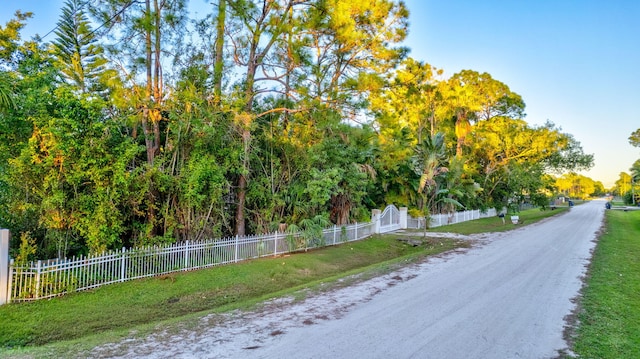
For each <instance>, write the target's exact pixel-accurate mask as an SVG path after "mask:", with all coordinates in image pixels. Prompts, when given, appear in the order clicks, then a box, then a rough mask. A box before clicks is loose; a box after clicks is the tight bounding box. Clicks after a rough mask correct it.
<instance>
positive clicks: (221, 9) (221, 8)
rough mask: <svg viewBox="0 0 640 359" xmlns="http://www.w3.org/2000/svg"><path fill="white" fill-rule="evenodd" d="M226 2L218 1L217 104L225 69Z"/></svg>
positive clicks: (215, 86) (216, 45) (215, 67)
mask: <svg viewBox="0 0 640 359" xmlns="http://www.w3.org/2000/svg"><path fill="white" fill-rule="evenodd" d="M226 7H227V2H226V0H219V1H218V22H217V24H216V43H215V49H216V63H215V64H214V69H213V88H214V95H215V100H216V103H218V102H219V101H220V97H221V96H222V71H223V69H224V57H223V56H222V55H223V51H224V28H225V18H226Z"/></svg>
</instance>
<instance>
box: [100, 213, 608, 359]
mask: <svg viewBox="0 0 640 359" xmlns="http://www.w3.org/2000/svg"><path fill="white" fill-rule="evenodd" d="M603 212H604V202H601V201H593V202H591V203H587V204H584V205H580V206H576V207H574V208H573V209H572V210H571V211H570V212H569V213H567V214H563V215H560V216H557V217H556V218H552V219H548V220H545V221H543V222H541V223H538V224H534V225H531V226H527V227H521V228H520V229H517V230H515V231H511V232H507V233H503V234H496V235H491V236H486V237H484V238H483V239H481V241H480V243H478V244H477V245H475V246H474V247H473V248H472V249H470V250H468V251H466V252H465V253H452V254H450V255H447V256H444V257H442V258H436V259H431V260H429V261H427V262H425V263H421V264H419V265H412V266H409V267H406V268H404V269H403V270H401V271H398V272H394V273H392V274H389V275H387V276H383V277H379V278H375V279H373V280H369V281H366V282H362V283H359V284H357V285H354V286H350V287H347V288H342V289H339V290H334V291H330V292H327V293H324V294H322V295H317V296H313V297H311V298H309V299H307V300H305V301H303V302H297V303H293V304H292V303H291V302H292V299H291V298H283V299H279V300H276V301H273V302H271V303H269V304H268V305H267V306H266V307H265V308H263V309H262V310H259V311H256V312H251V313H240V312H237V313H232V314H230V315H226V316H210V317H206V318H203V319H202V320H201V321H200V322H199V323H195V324H193V326H192V327H190V328H188V329H187V328H185V329H184V330H181V331H178V332H175V331H172V332H171V333H169V332H161V333H158V334H155V335H153V336H150V337H147V338H145V339H130V340H125V341H123V342H121V343H115V344H111V345H105V346H101V347H99V348H95V349H94V351H93V352H92V353H91V355H92V356H101V357H138V358H145V357H146V358H165V357H166V358H238V357H242V358H536V359H538V358H553V357H556V356H557V355H558V352H559V351H560V350H565V349H566V348H567V343H566V342H565V341H564V340H563V329H564V327H565V324H566V321H565V317H566V316H568V315H570V314H571V312H572V310H573V309H574V307H575V305H574V304H573V302H572V299H573V298H575V297H576V296H577V295H578V292H579V290H580V288H581V286H582V281H581V276H582V275H583V274H584V273H585V271H586V268H585V266H586V265H587V264H588V261H589V259H590V257H591V249H592V248H593V247H594V246H595V242H594V239H595V238H596V234H597V232H598V230H599V229H600V227H601V224H602V218H603Z"/></svg>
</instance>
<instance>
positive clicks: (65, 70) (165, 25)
mask: <svg viewBox="0 0 640 359" xmlns="http://www.w3.org/2000/svg"><path fill="white" fill-rule="evenodd" d="M30 16H31V14H28V13H20V12H17V13H16V15H15V19H14V20H11V21H10V22H9V23H7V24H5V26H4V27H0V137H1V138H0V169H1V175H0V176H1V177H0V226H3V227H8V228H10V229H11V230H12V232H13V233H14V238H18V236H19V234H21V233H29V238H32V239H33V243H35V244H34V245H35V246H36V247H37V250H38V253H37V254H38V255H39V256H43V257H45V256H68V255H71V254H76V253H86V252H101V251H103V250H105V249H114V248H119V247H120V246H123V245H124V246H140V245H149V244H159V243H170V242H174V241H179V240H184V239H192V240H197V239H201V238H206V237H214V236H227V235H235V234H245V233H256V232H265V231H273V230H276V229H278V228H280V229H282V228H283V227H284V226H285V225H288V226H290V227H292V228H301V229H305V230H312V229H314V228H317V227H319V226H324V225H327V224H329V223H334V224H337V225H341V224H345V223H349V222H352V221H358V220H365V219H367V218H368V217H369V211H370V209H372V208H380V207H383V206H384V205H385V204H388V203H394V204H396V205H399V206H408V207H410V208H411V209H414V210H417V211H421V212H422V213H426V214H428V213H434V212H438V211H453V210H456V209H458V208H463V207H465V208H489V207H499V208H502V207H503V206H506V205H508V204H511V203H519V202H522V201H531V202H536V203H539V204H543V205H544V204H545V203H548V201H549V198H548V197H549V196H550V195H551V194H553V193H554V190H555V187H554V184H555V182H554V180H553V178H552V177H550V174H554V173H555V174H559V173H560V172H563V171H573V170H580V169H584V168H588V167H590V166H591V165H592V162H593V158H592V156H591V155H586V154H584V153H583V152H582V149H581V147H580V144H579V143H578V142H577V141H576V140H575V139H574V138H573V137H572V136H571V135H569V134H566V133H562V132H561V130H560V129H559V128H557V127H556V126H555V125H553V124H550V123H549V124H546V125H544V126H530V125H529V124H527V122H525V121H524V119H523V117H524V110H525V103H524V101H523V99H522V98H521V97H520V96H519V95H518V94H516V93H514V92H512V91H511V90H510V89H509V87H508V86H507V85H505V84H503V83H501V82H500V81H498V80H495V79H493V78H492V77H491V76H490V75H489V74H487V73H477V72H475V71H471V70H465V71H462V72H460V73H458V74H455V75H453V76H451V77H450V78H443V77H442V71H441V70H438V69H435V68H433V67H432V66H430V65H429V64H427V63H424V62H420V61H417V60H415V59H412V58H410V57H408V56H407V54H408V49H406V48H404V47H402V46H400V45H401V43H402V41H403V39H404V38H405V35H406V33H407V31H408V21H407V19H408V11H407V9H406V8H405V6H404V4H403V3H402V2H398V1H392V0H376V1H369V2H363V1H360V0H276V1H252V0H218V1H214V2H212V5H211V14H209V16H207V17H205V18H203V19H192V18H190V17H189V13H188V11H187V10H186V2H185V0H164V1H161V2H158V1H151V0H145V1H130V0H108V1H100V2H97V1H96V2H87V1H80V0H68V1H67V2H66V4H65V7H64V9H63V12H62V15H61V17H60V19H59V22H58V26H57V28H56V30H55V32H54V33H55V38H54V39H53V40H52V41H51V42H48V43H47V42H44V41H42V40H41V39H38V38H36V39H33V40H30V41H23V40H22V39H21V37H20V30H21V28H22V27H23V26H24V24H25V23H26V22H27V21H29V18H30ZM14 242H17V241H14ZM14 245H15V246H16V247H17V246H18V245H19V243H14Z"/></svg>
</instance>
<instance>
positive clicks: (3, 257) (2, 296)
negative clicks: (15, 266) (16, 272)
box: [0, 229, 11, 305]
mask: <svg viewBox="0 0 640 359" xmlns="http://www.w3.org/2000/svg"><path fill="white" fill-rule="evenodd" d="M9 237H10V234H9V230H8V229H0V305H3V304H6V303H9V301H10V300H11V298H9V286H10V285H11V283H10V282H9Z"/></svg>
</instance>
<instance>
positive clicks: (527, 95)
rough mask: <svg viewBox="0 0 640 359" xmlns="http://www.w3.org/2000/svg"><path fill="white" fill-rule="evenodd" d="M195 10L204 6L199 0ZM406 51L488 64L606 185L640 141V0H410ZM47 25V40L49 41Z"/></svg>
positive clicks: (451, 66)
mask: <svg viewBox="0 0 640 359" xmlns="http://www.w3.org/2000/svg"><path fill="white" fill-rule="evenodd" d="M191 2H192V3H193V4H192V5H201V6H202V9H200V10H198V11H199V14H200V15H202V14H205V13H206V12H207V11H208V8H210V5H207V3H208V1H205V0H191ZM62 3H63V1H62V0H21V1H19V2H17V4H18V5H16V2H14V1H9V0H0V23H2V24H4V23H5V22H6V21H7V20H8V19H9V18H10V17H11V15H12V14H13V13H14V12H15V10H16V9H18V8H20V9H21V10H23V11H32V12H34V18H33V19H32V20H31V21H30V22H29V24H28V25H27V27H26V29H25V31H24V34H25V35H26V36H27V37H29V36H30V35H32V34H34V33H38V34H40V35H44V34H46V33H47V32H49V31H50V30H51V29H53V27H54V26H55V23H56V21H57V19H58V16H59V15H60V8H61V7H62ZM406 4H407V6H408V8H409V10H410V12H411V16H410V23H411V24H410V30H409V36H408V39H407V41H406V45H407V46H409V47H410V48H411V56H412V57H414V58H416V59H418V60H421V61H425V62H428V63H430V64H431V65H433V66H435V67H437V68H441V69H443V70H444V71H445V74H446V75H452V74H454V73H456V72H458V71H460V70H463V69H470V70H475V71H478V72H488V73H489V74H491V76H492V77H493V78H494V79H496V80H499V81H501V82H504V83H505V84H507V85H508V86H509V87H510V88H511V90H512V91H514V92H516V93H518V94H520V95H521V96H522V98H523V99H524V101H525V102H526V104H527V109H526V113H527V117H526V118H525V119H526V120H527V121H528V122H529V123H531V124H543V123H544V122H545V121H547V120H549V121H551V122H553V123H555V124H556V125H557V126H560V127H561V128H562V130H563V131H564V132H567V133H570V134H572V135H573V136H574V137H575V138H576V139H577V140H578V141H580V142H581V143H582V147H583V148H584V150H585V152H587V153H592V154H594V155H595V166H594V168H593V169H592V170H590V171H588V172H584V173H583V174H584V175H586V176H589V177H591V178H593V179H594V180H597V181H602V182H603V183H604V185H605V187H611V186H612V185H613V183H614V182H615V181H616V180H617V179H618V175H619V173H620V172H623V171H624V172H628V170H629V167H631V165H632V164H633V162H634V161H635V160H637V159H639V158H640V149H638V148H634V147H632V146H631V145H629V143H628V140H627V139H628V137H629V135H630V134H631V132H633V131H635V130H636V129H638V128H640V112H639V111H638V110H637V108H638V105H639V104H640V71H638V66H639V65H640V46H638V43H639V41H640V40H639V39H640V21H638V20H637V16H638V15H639V14H640V1H637V0H608V1H604V0H600V1H593V0H530V1H524V0H502V1H500V0H483V1H478V0H408V1H406ZM52 36H53V35H49V36H48V37H47V38H45V40H48V41H50V40H51V37H52Z"/></svg>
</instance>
